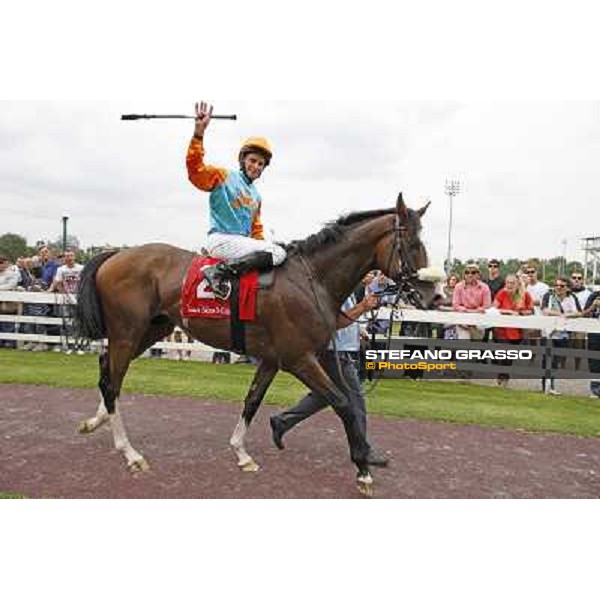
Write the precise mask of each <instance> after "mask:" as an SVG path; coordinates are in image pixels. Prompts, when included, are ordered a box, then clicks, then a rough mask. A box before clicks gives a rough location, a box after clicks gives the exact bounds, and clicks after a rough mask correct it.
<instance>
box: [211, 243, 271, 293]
mask: <svg viewBox="0 0 600 600" xmlns="http://www.w3.org/2000/svg"><path fill="white" fill-rule="evenodd" d="M271 268H273V255H272V254H271V253H270V252H265V251H260V252H252V254H248V256H244V257H243V258H241V259H240V260H238V261H237V262H232V263H219V264H216V265H211V266H209V267H204V268H203V269H202V272H203V273H204V277H206V279H207V280H208V284H209V285H210V287H211V288H212V291H213V294H214V295H215V297H216V298H220V299H221V300H227V299H228V298H229V295H230V294H231V281H230V279H231V278H232V277H240V276H241V275H243V274H244V273H247V272H248V271H252V270H253V269H257V270H259V271H267V270H268V269H271Z"/></svg>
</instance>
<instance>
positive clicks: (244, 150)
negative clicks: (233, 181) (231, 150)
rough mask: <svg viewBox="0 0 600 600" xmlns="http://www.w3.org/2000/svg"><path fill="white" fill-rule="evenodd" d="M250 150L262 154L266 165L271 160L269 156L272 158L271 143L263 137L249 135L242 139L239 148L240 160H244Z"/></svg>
mask: <svg viewBox="0 0 600 600" xmlns="http://www.w3.org/2000/svg"><path fill="white" fill-rule="evenodd" d="M251 152H256V153H258V154H261V155H262V156H264V157H265V161H266V164H267V165H268V164H269V163H270V162H271V158H273V150H272V149H271V144H269V142H268V140H266V139H265V138H263V137H251V138H248V139H247V140H245V141H244V143H243V144H242V147H241V148H240V156H239V159H240V162H242V161H243V160H244V157H245V156H246V154H250V153H251Z"/></svg>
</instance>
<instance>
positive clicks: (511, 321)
mask: <svg viewBox="0 0 600 600" xmlns="http://www.w3.org/2000/svg"><path fill="white" fill-rule="evenodd" d="M75 301H76V299H75V297H74V296H73V295H71V294H59V293H56V294H54V293H45V292H12V291H11V292H2V291H0V302H12V303H17V304H21V306H22V304H24V303H27V304H54V305H73V304H74V303H75ZM21 312H22V311H21ZM392 313H393V314H394V320H399V321H409V322H416V323H438V324H442V325H476V326H478V327H483V328H487V327H512V328H515V329H534V330H542V331H570V332H584V333H600V319H588V318H567V317H563V316H560V317H546V316H540V315H535V316H513V315H501V314H497V313H463V312H449V311H440V310H415V309H412V308H406V309H405V308H402V309H390V308H386V307H384V308H381V309H379V312H378V315H377V317H378V318H379V319H389V318H390V316H391V315H392ZM363 318H365V317H363ZM0 320H1V321H4V322H10V323H32V324H41V325H62V324H63V318H61V317H31V316H23V315H21V314H6V315H4V314H3V315H1V319H0ZM0 339H2V340H17V341H22V342H27V341H31V342H42V343H60V341H61V338H60V337H58V336H45V335H36V334H25V333H0ZM154 348H159V349H164V350H192V351H194V352H204V353H207V354H210V356H211V357H212V353H214V352H217V351H218V350H216V349H215V348H211V347H210V346H207V345H205V344H202V343H200V342H193V343H185V342H158V343H157V344H155V346H154Z"/></svg>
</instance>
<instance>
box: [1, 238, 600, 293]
mask: <svg viewBox="0 0 600 600" xmlns="http://www.w3.org/2000/svg"><path fill="white" fill-rule="evenodd" d="M47 245H48V246H49V247H50V249H51V250H52V252H53V254H54V256H58V255H59V254H61V252H62V250H63V239H62V237H60V238H58V239H56V240H54V241H53V242H49V243H48V244H47ZM67 247H68V248H70V249H72V250H74V251H75V258H76V260H77V262H80V263H82V264H83V263H86V262H87V261H88V260H89V259H90V258H91V257H92V256H94V255H96V254H98V253H99V252H102V251H103V250H107V249H109V248H110V249H119V250H121V249H124V248H127V247H128V246H119V247H114V246H109V245H104V246H91V247H89V248H81V245H80V243H79V239H78V238H77V237H76V236H73V235H71V236H68V237H67ZM38 249H39V246H37V245H36V246H30V245H28V243H27V240H26V239H25V238H24V237H23V236H22V235H19V234H16V233H5V234H3V235H1V236H0V255H2V256H6V257H7V258H9V259H10V260H11V261H13V262H14V261H15V260H16V259H17V258H19V257H20V256H27V257H29V256H34V255H35V254H37V252H38ZM498 260H499V262H500V274H501V275H502V276H506V275H507V274H508V273H516V272H517V271H518V270H519V269H520V268H521V267H522V265H523V264H524V263H527V262H532V263H535V264H536V265H537V266H538V269H539V275H540V279H541V280H543V281H545V282H546V283H552V282H553V281H554V279H555V278H556V277H558V276H560V275H567V276H568V275H570V274H571V273H572V272H574V271H581V272H582V273H583V265H582V263H580V262H579V261H568V262H565V259H564V258H563V257H562V256H555V257H554V258H549V259H541V258H525V259H524V258H507V259H498ZM487 261H488V259H487V258H470V259H468V260H464V261H463V260H461V259H454V261H453V265H452V269H451V271H452V272H453V273H456V274H458V275H461V274H462V272H463V269H464V267H465V265H466V264H468V263H477V264H478V265H479V266H480V268H481V271H482V273H484V275H485V274H486V273H487ZM591 271H592V269H591V268H590V269H589V272H590V273H591ZM588 283H598V282H597V281H595V282H589V281H588Z"/></svg>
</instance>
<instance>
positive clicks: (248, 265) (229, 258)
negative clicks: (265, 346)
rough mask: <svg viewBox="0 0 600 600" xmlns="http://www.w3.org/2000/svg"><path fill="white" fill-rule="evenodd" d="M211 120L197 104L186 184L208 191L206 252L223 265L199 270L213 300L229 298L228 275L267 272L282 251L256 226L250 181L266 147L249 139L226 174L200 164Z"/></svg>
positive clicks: (257, 205) (256, 202)
mask: <svg viewBox="0 0 600 600" xmlns="http://www.w3.org/2000/svg"><path fill="white" fill-rule="evenodd" d="M211 117H212V106H210V107H209V106H208V105H207V104H206V103H205V102H201V103H200V105H198V104H196V126H195V129H194V137H193V138H192V141H191V142H190V146H189V148H188V153H187V159H186V164H187V170H188V177H189V179H190V181H191V182H192V183H193V184H194V185H195V186H196V187H197V188H199V189H201V190H203V191H205V192H210V198H209V202H210V230H209V232H208V251H209V253H210V254H211V256H214V257H215V258H220V259H223V260H224V261H225V262H223V263H219V264H217V265H214V266H210V267H204V269H203V271H204V276H205V277H206V279H207V280H208V283H209V285H210V287H211V288H212V290H213V293H214V294H215V296H216V297H217V298H221V299H227V298H228V297H229V294H230V293H231V283H230V282H229V280H228V279H229V277H230V276H231V275H236V276H239V275H241V274H243V273H246V272H247V271H250V270H252V269H259V270H261V271H262V270H268V269H270V268H272V267H273V266H276V265H280V264H281V263H282V262H283V261H284V260H285V258H286V252H285V250H284V249H283V248H282V247H281V246H278V245H277V244H273V243H271V242H267V241H265V239H264V237H263V226H262V223H261V221H260V210H261V203H262V199H261V197H260V194H259V193H258V190H257V189H256V187H255V186H254V182H255V181H256V180H257V179H258V178H259V177H260V176H261V175H262V172H263V170H264V169H265V167H267V166H268V165H269V163H270V162H271V158H272V156H273V153H272V150H271V146H270V145H269V142H268V141H267V140H265V139H264V138H260V137H253V138H249V139H248V140H246V141H245V142H244V143H243V144H242V147H241V149H240V152H239V163H240V170H239V171H237V170H236V171H228V170H227V169H221V168H218V167H213V166H210V165H205V164H204V142H203V140H204V132H205V131H206V128H207V127H208V125H209V123H210V120H211Z"/></svg>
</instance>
